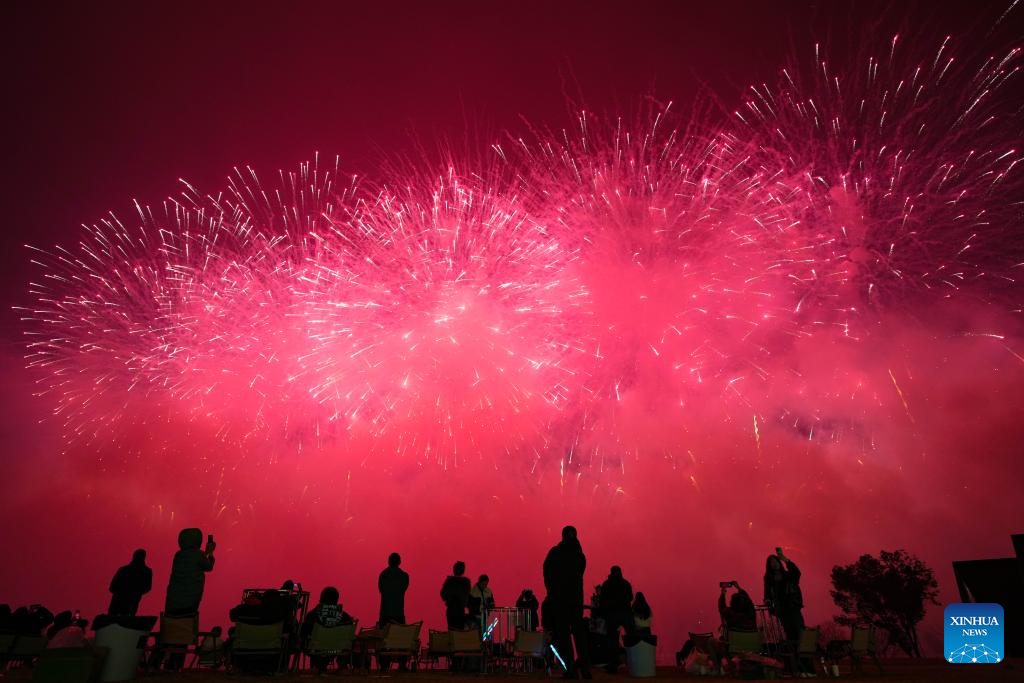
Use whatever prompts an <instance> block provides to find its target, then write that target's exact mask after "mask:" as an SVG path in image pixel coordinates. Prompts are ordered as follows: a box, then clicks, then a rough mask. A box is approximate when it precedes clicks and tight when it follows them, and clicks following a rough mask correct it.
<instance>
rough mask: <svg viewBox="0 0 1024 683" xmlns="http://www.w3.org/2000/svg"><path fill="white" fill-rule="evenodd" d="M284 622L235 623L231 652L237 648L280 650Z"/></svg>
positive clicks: (236, 650)
mask: <svg viewBox="0 0 1024 683" xmlns="http://www.w3.org/2000/svg"><path fill="white" fill-rule="evenodd" d="M283 634H284V622H283V621H279V622H277V623H276V624H246V623H245V622H238V623H237V624H235V642H234V644H233V645H232V652H238V651H239V650H273V651H276V650H280V649H281V647H282V646H283V643H282V635H283Z"/></svg>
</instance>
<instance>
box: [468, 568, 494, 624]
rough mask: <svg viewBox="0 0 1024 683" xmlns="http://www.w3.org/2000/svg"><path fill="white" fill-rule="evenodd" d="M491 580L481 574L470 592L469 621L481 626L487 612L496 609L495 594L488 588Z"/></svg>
mask: <svg viewBox="0 0 1024 683" xmlns="http://www.w3.org/2000/svg"><path fill="white" fill-rule="evenodd" d="M490 582H491V579H490V577H489V576H487V574H481V575H480V578H479V579H477V581H476V584H475V585H474V586H473V588H471V589H470V591H469V620H470V621H471V622H474V623H476V624H477V625H479V624H480V623H481V622H480V619H481V617H482V615H483V612H484V611H485V610H489V609H494V592H493V591H492V590H491V589H490V588H488V584H490Z"/></svg>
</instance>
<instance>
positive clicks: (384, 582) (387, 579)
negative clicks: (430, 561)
mask: <svg viewBox="0 0 1024 683" xmlns="http://www.w3.org/2000/svg"><path fill="white" fill-rule="evenodd" d="M401 564H402V557H401V556H400V555H399V554H398V553H391V554H390V555H389V556H388V566H387V567H386V568H385V569H384V571H382V572H381V573H380V576H378V577H377V590H378V591H380V619H379V620H378V622H377V624H378V625H379V626H383V625H384V624H404V623H405V591H406V590H408V588H409V575H408V574H407V573H406V572H405V571H403V570H402V569H401V568H400V567H399V565H401Z"/></svg>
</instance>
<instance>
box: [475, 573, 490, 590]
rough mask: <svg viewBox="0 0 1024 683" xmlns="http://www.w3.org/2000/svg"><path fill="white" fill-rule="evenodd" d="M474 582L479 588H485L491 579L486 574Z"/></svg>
mask: <svg viewBox="0 0 1024 683" xmlns="http://www.w3.org/2000/svg"><path fill="white" fill-rule="evenodd" d="M476 582H477V585H479V586H480V587H481V588H487V584H488V583H490V582H491V577H489V576H487V574H481V575H480V578H479V579H477V580H476Z"/></svg>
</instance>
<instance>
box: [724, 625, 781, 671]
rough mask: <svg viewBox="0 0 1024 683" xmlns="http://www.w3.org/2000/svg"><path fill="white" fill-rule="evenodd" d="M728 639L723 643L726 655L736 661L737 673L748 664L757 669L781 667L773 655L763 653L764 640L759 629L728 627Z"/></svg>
mask: <svg viewBox="0 0 1024 683" xmlns="http://www.w3.org/2000/svg"><path fill="white" fill-rule="evenodd" d="M726 635H727V637H728V640H727V641H726V643H725V651H726V657H727V658H728V659H730V660H732V661H734V662H735V663H736V668H737V671H736V672H737V673H741V671H740V670H741V669H744V668H746V667H748V666H750V667H755V668H757V669H763V668H764V667H770V668H773V669H780V668H782V664H781V663H780V662H779V661H778V660H776V659H775V658H773V657H768V656H766V655H765V654H764V648H765V644H764V640H763V639H762V637H761V632H760V631H741V630H739V629H728V630H727V631H726Z"/></svg>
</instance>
